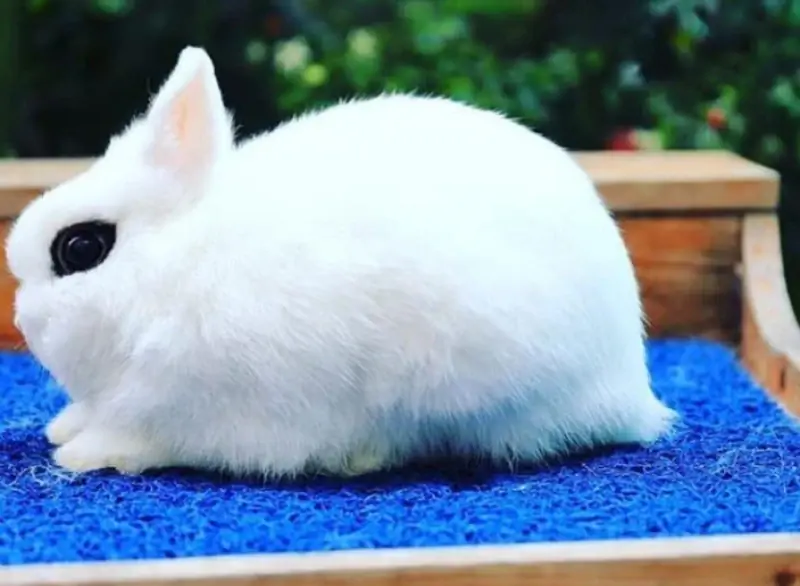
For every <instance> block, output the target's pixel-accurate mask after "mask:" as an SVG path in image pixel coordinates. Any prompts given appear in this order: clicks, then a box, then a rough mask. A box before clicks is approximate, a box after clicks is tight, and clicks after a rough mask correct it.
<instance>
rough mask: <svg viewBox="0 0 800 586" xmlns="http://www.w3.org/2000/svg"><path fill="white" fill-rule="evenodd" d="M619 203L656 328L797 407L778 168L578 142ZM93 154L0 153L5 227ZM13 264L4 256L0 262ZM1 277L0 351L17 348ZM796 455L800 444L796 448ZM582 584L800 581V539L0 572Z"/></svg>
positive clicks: (11, 578) (84, 580) (46, 579)
mask: <svg viewBox="0 0 800 586" xmlns="http://www.w3.org/2000/svg"><path fill="white" fill-rule="evenodd" d="M575 156H576V157H577V159H578V161H579V162H580V164H581V165H582V166H583V167H584V168H585V169H586V170H587V172H588V173H589V174H590V176H591V177H592V178H593V180H594V181H595V183H596V185H597V186H598V188H599V190H600V192H601V193H602V195H603V197H604V198H605V199H606V201H607V202H608V203H609V205H610V207H611V208H612V209H613V210H614V212H615V215H616V217H617V218H618V220H619V223H620V226H621V228H622V230H623V234H624V237H625V240H626V242H627V244H628V247H629V249H630V252H631V255H632V258H633V261H634V264H635V266H636V271H637V275H638V278H639V281H640V284H641V289H642V296H643V300H644V306H645V310H646V312H647V314H648V318H649V333H650V335H651V336H653V337H702V338H707V339H711V340H715V341H719V342H723V343H725V344H728V345H730V346H731V347H734V348H736V349H738V350H739V355H740V356H741V359H742V361H743V363H744V364H745V365H746V366H747V368H748V369H749V370H750V372H752V374H753V375H754V377H755V378H756V379H757V380H758V381H759V382H760V383H762V384H763V385H764V387H765V389H766V390H767V391H768V392H769V393H771V394H773V395H774V396H775V397H776V398H777V399H778V400H779V401H781V402H782V404H783V405H785V406H786V408H787V409H789V410H792V411H793V412H795V413H797V414H798V415H800V327H798V324H797V321H796V320H795V317H794V314H793V312H792V308H791V305H790V302H789V298H788V295H787V291H786V285H785V282H784V277H783V262H782V258H781V247H780V238H779V229H778V221H777V217H776V207H777V200H778V187H779V177H778V175H777V173H775V172H774V171H772V170H770V169H767V168H765V167H763V166H760V165H757V164H754V163H752V162H750V161H747V160H744V159H742V158H740V157H738V156H735V155H732V154H730V153H725V152H659V153H633V152H603V153H576V154H575ZM89 163H90V161H88V160H79V161H78V160H76V161H55V160H50V161H8V162H0V217H1V218H2V219H1V220H0V226H2V234H3V235H5V233H6V232H7V230H8V227H9V225H10V222H12V221H13V218H14V216H15V215H16V214H17V213H18V212H19V211H20V210H21V209H22V207H23V206H24V205H25V204H26V203H27V202H28V201H30V199H31V198H33V197H35V196H36V195H38V194H39V193H40V192H41V191H42V190H44V189H46V188H48V187H51V186H53V185H55V184H57V183H59V182H61V181H63V180H65V179H67V178H69V177H71V176H73V175H74V174H76V173H78V172H80V171H81V170H82V169H85V168H86V166H87V165H88V164H89ZM2 262H4V259H3V261H2ZM7 273H8V271H7V270H5V271H3V272H2V274H3V277H2V280H0V347H4V348H20V347H21V342H22V340H21V339H20V337H19V334H18V333H17V332H16V330H15V329H14V326H13V322H12V312H13V307H12V304H13V294H14V282H13V280H12V279H11V277H10V276H9V275H8V274H7ZM798 457H800V455H798ZM122 583H124V584H128V585H130V586H134V585H135V586H145V585H147V586H156V585H165V584H192V585H198V586H199V585H204V586H205V585H208V586H211V585H234V584H236V585H242V586H244V585H245V584H248V585H256V584H258V585H276V586H277V585H281V586H301V585H302V586H306V585H309V586H310V585H312V584H313V585H320V586H322V585H326V586H334V585H344V584H359V585H362V586H367V585H369V586H389V585H400V584H403V585H405V584H408V585H416V586H422V585H423V584H425V585H427V584H437V585H439V584H440V585H442V586H456V585H461V584H470V585H473V586H534V585H543V586H544V585H546V586H551V585H555V584H560V585H562V586H570V585H574V586H578V585H581V586H584V585H586V584H600V583H602V584H608V585H609V586H612V585H613V586H616V585H620V586H622V585H623V584H681V585H682V586H688V585H692V584H697V585H700V584H703V585H704V586H711V585H715V584H718V585H723V584H725V585H742V586H744V585H748V586H760V585H763V586H766V585H778V586H789V585H791V584H800V535H798V534H779V535H758V536H756V535H752V536H750V535H742V536H735V537H700V538H691V539H642V540H634V541H627V542H621V541H611V542H588V543H587V542H585V543H578V544H572V543H558V544H532V545H507V546H506V545H504V546H488V547H476V548H446V549H418V550H417V549H415V550H390V551H380V552H378V551H352V552H338V553H329V554H328V553H326V554H322V553H312V554H305V555H295V554H291V555H257V556H231V557H218V558H196V559H183V560H165V561H153V562H149V561H148V562H113V563H111V562H109V563H100V564H74V565H58V566H22V567H19V568H13V567H12V568H6V569H0V584H3V585H4V584H15V585H20V586H21V585H26V586H31V585H33V584H52V585H59V586H65V585H68V584H69V585H78V584H122Z"/></svg>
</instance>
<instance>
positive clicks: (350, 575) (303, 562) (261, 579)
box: [0, 533, 800, 586]
mask: <svg viewBox="0 0 800 586" xmlns="http://www.w3.org/2000/svg"><path fill="white" fill-rule="evenodd" d="M791 580H800V534H798V533H786V534H774V535H752V536H726V537H696V538H682V539H642V540H630V541H625V540H621V541H595V542H582V543H552V544H533V545H502V546H474V547H451V548H418V549H395V550H355V551H343V552H335V553H312V554H281V555H277V554H273V555H251V556H219V557H214V558H187V559H181V560H165V561H137V562H104V563H94V564H91V563H89V564H73V565H70V564H53V565H42V566H27V567H26V566H21V567H11V568H6V569H2V568H0V584H2V585H4V586H45V585H47V586H78V585H81V586H84V585H85V586H100V585H103V586H110V585H112V584H126V585H127V586H166V585H176V586H177V585H178V584H180V585H181V586H234V585H236V586H345V585H348V584H353V585H358V586H399V585H403V586H429V585H430V586H455V585H458V586H462V585H468V586H554V585H555V584H558V585H559V586H586V585H589V584H597V585H604V586H626V585H634V584H636V585H640V584H641V585H656V584H658V585H660V586H671V585H675V586H776V585H778V586H786V585H787V584H793V583H792V582H791ZM795 584H796V583H795Z"/></svg>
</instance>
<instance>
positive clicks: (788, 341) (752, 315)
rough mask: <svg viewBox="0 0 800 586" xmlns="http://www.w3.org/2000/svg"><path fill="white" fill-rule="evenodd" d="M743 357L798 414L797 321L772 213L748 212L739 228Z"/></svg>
mask: <svg viewBox="0 0 800 586" xmlns="http://www.w3.org/2000/svg"><path fill="white" fill-rule="evenodd" d="M741 276H742V281H743V287H742V288H743V295H742V304H743V307H742V341H741V355H742V361H743V363H744V365H745V367H746V368H747V370H748V371H749V372H750V373H751V374H752V375H753V377H754V378H755V379H756V380H757V381H758V382H759V383H760V384H761V385H763V386H764V387H765V388H766V389H767V391H768V392H769V393H770V394H771V395H772V396H773V397H775V398H776V399H777V400H778V401H779V402H780V404H781V405H782V406H783V407H784V408H786V409H787V410H788V411H790V412H791V413H793V414H795V415H798V416H800V325H798V322H797V319H796V318H795V315H794V310H793V308H792V304H791V301H790V299H789V293H788V291H787V288H786V279H785V277H784V271H783V257H782V251H781V239H780V226H779V224H778V218H777V216H776V215H775V214H750V215H747V216H745V218H744V225H743V227H742V266H741Z"/></svg>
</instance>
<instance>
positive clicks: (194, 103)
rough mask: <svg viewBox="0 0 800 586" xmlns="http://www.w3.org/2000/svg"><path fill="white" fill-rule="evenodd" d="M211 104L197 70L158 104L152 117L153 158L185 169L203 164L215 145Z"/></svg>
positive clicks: (160, 162) (211, 154) (211, 153)
mask: <svg viewBox="0 0 800 586" xmlns="http://www.w3.org/2000/svg"><path fill="white" fill-rule="evenodd" d="M213 107H214V105H213V102H212V100H211V99H209V96H208V94H207V90H206V87H205V84H204V80H203V77H202V75H201V74H199V72H198V75H196V76H195V77H194V78H192V79H191V80H190V81H189V83H187V84H186V85H184V86H183V87H182V88H180V89H179V90H178V91H177V92H176V93H175V94H174V95H172V96H170V98H169V99H168V100H167V101H166V102H165V103H163V104H160V105H159V106H157V107H156V108H157V110H156V112H154V114H155V116H154V120H153V121H154V122H155V128H154V130H155V133H156V135H155V144H154V145H153V146H154V149H153V152H152V155H153V157H154V159H155V162H156V163H157V164H161V165H167V166H172V167H174V166H179V167H182V168H184V169H185V168H187V167H188V168H192V167H197V166H205V165H206V164H207V163H208V159H209V158H210V157H212V156H213V150H214V148H215V145H214V136H213V133H214V111H213ZM159 112H160V113H159Z"/></svg>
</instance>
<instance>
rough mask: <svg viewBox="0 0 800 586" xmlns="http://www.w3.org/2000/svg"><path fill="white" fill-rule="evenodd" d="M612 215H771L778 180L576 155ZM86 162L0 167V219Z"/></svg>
mask: <svg viewBox="0 0 800 586" xmlns="http://www.w3.org/2000/svg"><path fill="white" fill-rule="evenodd" d="M574 155H575V158H576V160H577V161H578V163H579V164H580V165H581V166H582V167H583V168H584V169H585V170H586V171H587V173H588V174H589V175H590V177H591V178H592V180H593V181H594V183H595V184H596V185H597V187H598V190H599V191H600V193H601V194H602V196H603V197H604V199H605V200H606V202H607V203H608V205H609V206H610V207H611V208H612V209H613V210H614V211H615V212H617V213H631V212H636V213H641V212H647V211H658V212H664V211H671V212H677V211H686V210H716V211H723V210H728V211H730V210H751V209H774V208H775V207H776V205H777V201H778V174H777V173H776V172H775V171H772V170H771V169H767V168H766V167H762V166H760V165H757V164H755V163H753V162H751V161H748V160H746V159H743V158H741V157H739V156H737V155H734V154H731V153H728V152H718V151H660V152H614V151H601V152H589V153H584V152H576V153H574ZM91 162H92V159H29V160H25V159H22V160H14V159H8V160H4V161H0V217H13V216H15V215H16V214H18V213H19V211H20V210H21V209H22V208H23V207H24V206H25V205H26V204H27V203H28V202H29V201H30V200H31V199H33V198H34V197H36V196H37V195H38V194H39V193H41V192H43V191H44V190H46V189H49V188H51V187H53V186H55V185H57V184H59V183H61V182H63V181H66V180H67V179H69V178H71V177H73V176H74V175H76V174H78V173H80V172H82V171H84V170H85V169H86V168H88V166H89V165H90V164H91Z"/></svg>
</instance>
